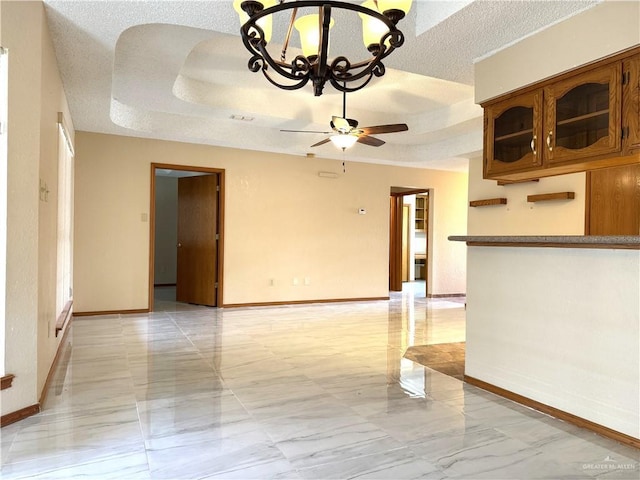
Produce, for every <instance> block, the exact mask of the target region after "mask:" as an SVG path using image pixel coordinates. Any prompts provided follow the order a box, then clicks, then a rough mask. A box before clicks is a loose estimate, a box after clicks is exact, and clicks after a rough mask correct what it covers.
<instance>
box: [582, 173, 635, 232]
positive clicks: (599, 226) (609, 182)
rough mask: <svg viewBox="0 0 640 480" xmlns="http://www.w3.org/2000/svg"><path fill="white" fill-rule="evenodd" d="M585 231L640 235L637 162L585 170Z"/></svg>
mask: <svg viewBox="0 0 640 480" xmlns="http://www.w3.org/2000/svg"><path fill="white" fill-rule="evenodd" d="M587 179H588V185H587V187H588V191H589V198H588V204H587V207H588V217H587V234H588V235H640V165H638V164H636V165H626V166H623V167H614V168H605V169H602V170H594V171H592V172H589V173H588V176H587Z"/></svg>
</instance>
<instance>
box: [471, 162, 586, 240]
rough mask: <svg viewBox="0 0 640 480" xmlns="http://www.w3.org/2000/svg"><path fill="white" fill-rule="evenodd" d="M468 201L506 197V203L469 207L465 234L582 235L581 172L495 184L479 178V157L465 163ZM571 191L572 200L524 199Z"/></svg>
mask: <svg viewBox="0 0 640 480" xmlns="http://www.w3.org/2000/svg"><path fill="white" fill-rule="evenodd" d="M469 179H473V180H470V181H469V200H482V199H487V198H506V199H507V204H506V205H493V206H489V207H470V208H469V223H468V229H467V231H468V234H469V235H584V222H585V187H586V179H585V174H584V173H577V174H572V175H559V176H556V177H548V178H541V179H540V181H538V182H526V183H517V184H512V185H505V186H498V183H497V182H496V181H495V180H483V179H482V159H481V158H475V159H472V160H471V161H470V162H469ZM554 192H574V193H575V198H574V199H573V200H554V201H550V202H538V203H529V202H527V196H528V195H537V194H542V193H554Z"/></svg>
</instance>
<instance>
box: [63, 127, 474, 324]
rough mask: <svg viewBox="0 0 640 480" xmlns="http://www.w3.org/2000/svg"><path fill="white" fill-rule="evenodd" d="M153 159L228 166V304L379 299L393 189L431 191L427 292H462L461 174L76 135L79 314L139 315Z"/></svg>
mask: <svg viewBox="0 0 640 480" xmlns="http://www.w3.org/2000/svg"><path fill="white" fill-rule="evenodd" d="M151 162H157V163H172V164H185V165H194V166H206V167H215V168H222V169H225V171H226V196H225V203H226V210H225V257H224V268H225V276H224V303H225V304H238V303H253V302H277V301H295V300H318V299H341V298H362V297H386V296H388V294H389V292H388V245H389V234H388V225H389V192H390V187H391V186H415V187H427V188H432V189H433V197H434V198H433V202H434V209H433V210H432V213H433V215H432V221H433V225H432V228H431V231H432V232H433V241H432V242H431V248H432V249H433V251H432V252H431V255H432V259H433V268H432V277H431V286H430V290H431V293H434V294H446V293H463V292H464V291H465V261H466V259H465V249H464V246H461V245H459V244H455V243H452V242H449V241H448V240H447V236H448V235H453V234H458V233H464V232H465V231H466V203H467V175H466V174H460V173H451V172H442V171H429V170H420V169H410V168H394V167H389V166H382V165H370V164H364V163H356V162H353V163H350V162H348V161H347V164H346V169H347V171H346V173H344V174H343V173H342V165H341V164H340V162H337V161H335V160H324V159H320V158H313V159H310V158H306V157H296V156H286V155H277V154H268V153H257V152H251V151H243V150H235V149H227V148H218V147H210V146H203V145H192V144H184V143H176V142H162V141H156V140H147V139H139V138H132V137H118V136H110V135H99V134H92V133H86V132H78V133H77V136H76V178H75V184H76V197H75V252H74V262H75V268H74V283H75V293H76V295H75V302H76V303H75V309H76V311H83V312H91V311H104V310H128V309H143V308H146V307H147V305H148V292H147V289H148V270H149V265H148V262H149V224H148V223H147V222H144V221H142V215H143V214H146V213H149V206H150V201H149V189H150V186H149V182H150V164H151ZM318 171H333V172H337V173H338V174H339V176H338V178H335V179H327V178H320V177H319V176H318ZM360 207H362V208H365V209H366V210H367V213H366V215H358V208H360ZM294 278H298V281H299V285H297V286H294V285H293V279H294ZM305 278H308V279H309V285H305V281H304V280H305ZM272 279H273V285H270V280H272Z"/></svg>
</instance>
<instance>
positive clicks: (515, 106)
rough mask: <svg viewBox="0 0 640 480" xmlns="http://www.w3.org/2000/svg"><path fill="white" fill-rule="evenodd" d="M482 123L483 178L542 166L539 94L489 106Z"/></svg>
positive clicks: (514, 98)
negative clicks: (483, 146) (483, 144)
mask: <svg viewBox="0 0 640 480" xmlns="http://www.w3.org/2000/svg"><path fill="white" fill-rule="evenodd" d="M484 114H485V116H484V121H485V135H484V138H485V140H484V141H485V164H484V168H485V176H491V175H496V174H501V173H505V172H518V171H523V170H524V171H526V170H529V169H531V168H533V167H540V166H541V165H542V155H541V153H540V148H539V147H540V145H539V144H540V140H539V139H540V138H541V136H542V92H541V91H536V92H532V93H527V94H523V95H518V96H516V97H513V98H509V99H507V100H505V101H503V102H500V103H496V104H494V105H491V106H488V107H487V108H485V111H484Z"/></svg>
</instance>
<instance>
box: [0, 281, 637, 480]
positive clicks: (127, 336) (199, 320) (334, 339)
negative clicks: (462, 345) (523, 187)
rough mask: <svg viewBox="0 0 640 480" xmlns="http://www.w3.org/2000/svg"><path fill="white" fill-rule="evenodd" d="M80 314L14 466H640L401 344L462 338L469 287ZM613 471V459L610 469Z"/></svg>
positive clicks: (282, 472) (367, 470) (620, 470)
mask: <svg viewBox="0 0 640 480" xmlns="http://www.w3.org/2000/svg"><path fill="white" fill-rule="evenodd" d="M411 286H413V287H416V288H417V290H416V289H415V288H408V289H406V290H407V291H405V292H403V293H398V294H393V296H392V298H391V300H390V301H388V302H387V301H376V302H358V303H330V304H312V305H296V306H285V307H262V308H235V309H227V310H225V309H211V308H202V307H196V306H192V305H184V304H176V303H173V302H168V301H162V300H160V301H159V302H158V304H157V307H159V309H158V311H156V312H154V313H152V314H147V315H110V316H103V317H84V318H79V319H74V322H73V324H72V330H71V331H70V333H69V337H68V340H69V343H70V347H69V348H70V349H69V350H68V352H66V355H63V358H67V361H66V362H64V363H63V364H61V365H59V369H58V371H57V374H56V377H55V381H54V382H53V384H52V385H51V389H50V391H49V393H48V396H47V401H46V404H45V405H44V411H43V412H42V413H40V414H38V415H36V416H34V417H30V418H28V419H26V420H24V421H22V422H18V423H16V424H12V425H9V426H7V427H5V428H3V429H2V430H1V437H2V478H3V479H9V478H27V477H28V478H64V479H69V478H96V479H105V478H117V479H145V478H146V479H149V478H153V479H160V478H168V479H187V478H189V479H191V478H221V479H251V478H255V479H267V478H279V479H284V478H288V479H289V478H290V479H329V478H336V479H346V478H356V477H357V478H380V479H404V478H433V479H446V478H466V479H477V478H489V479H514V478H520V479H529V478H553V479H559V478H580V479H583V478H595V477H599V476H600V475H602V474H603V472H604V471H606V472H607V473H608V474H607V475H605V476H604V477H603V478H605V477H606V478H628V479H637V478H638V471H639V470H638V460H639V456H640V455H639V452H638V451H637V450H633V449H631V448H628V447H625V446H623V445H620V444H617V443H616V442H614V441H611V440H608V439H605V438H602V437H599V436H598V435H595V434H593V433H591V432H588V431H586V430H582V429H580V428H577V427H574V426H572V425H568V424H566V423H563V422H560V421H558V420H555V419H553V418H550V417H548V416H546V415H543V414H540V413H538V412H535V411H532V410H530V409H527V408H524V407H522V406H520V405H517V404H514V403H512V402H510V401H507V400H504V399H502V398H499V397H496V396H494V395H492V394H489V393H487V392H484V391H482V390H479V389H477V388H475V387H472V386H469V385H465V384H464V383H462V382H460V381H459V380H456V379H454V378H452V377H449V376H446V375H443V374H441V373H439V372H436V371H434V370H430V369H427V368H425V367H422V366H420V365H418V364H416V363H414V362H412V361H410V360H407V359H405V358H403V354H404V352H405V350H406V349H407V348H408V347H410V346H412V345H422V344H434V343H448V342H460V341H464V325H465V318H464V316H465V313H464V307H463V301H464V300H463V299H426V298H424V292H423V291H422V293H420V290H419V284H418V285H411ZM605 469H606V470H605Z"/></svg>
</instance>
